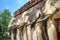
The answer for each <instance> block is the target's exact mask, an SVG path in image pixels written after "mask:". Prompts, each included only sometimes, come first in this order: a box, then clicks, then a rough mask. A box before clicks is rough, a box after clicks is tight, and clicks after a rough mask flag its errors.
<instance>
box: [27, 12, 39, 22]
mask: <svg viewBox="0 0 60 40" xmlns="http://www.w3.org/2000/svg"><path fill="white" fill-rule="evenodd" d="M27 16H29V21H30V23H31V22H33V21H34V20H36V19H37V18H38V17H39V12H38V11H33V12H30V13H28V14H27Z"/></svg>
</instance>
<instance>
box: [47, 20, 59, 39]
mask: <svg viewBox="0 0 60 40" xmlns="http://www.w3.org/2000/svg"><path fill="white" fill-rule="evenodd" d="M47 24H48V27H47V32H48V37H49V40H58V39H57V32H56V28H55V26H54V24H53V22H52V20H50V21H49V22H48V23H47Z"/></svg>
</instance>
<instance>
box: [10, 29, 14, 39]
mask: <svg viewBox="0 0 60 40" xmlns="http://www.w3.org/2000/svg"><path fill="white" fill-rule="evenodd" d="M11 40H14V33H13V30H11Z"/></svg>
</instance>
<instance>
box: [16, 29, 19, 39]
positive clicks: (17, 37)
mask: <svg viewBox="0 0 60 40" xmlns="http://www.w3.org/2000/svg"><path fill="white" fill-rule="evenodd" d="M16 40H20V29H19V28H17V32H16Z"/></svg>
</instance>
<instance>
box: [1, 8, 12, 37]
mask: <svg viewBox="0 0 60 40" xmlns="http://www.w3.org/2000/svg"><path fill="white" fill-rule="evenodd" d="M11 18H12V16H11V12H10V11H9V10H8V9H4V10H3V11H2V12H0V37H8V32H7V28H8V24H9V21H10V19H11Z"/></svg>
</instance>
